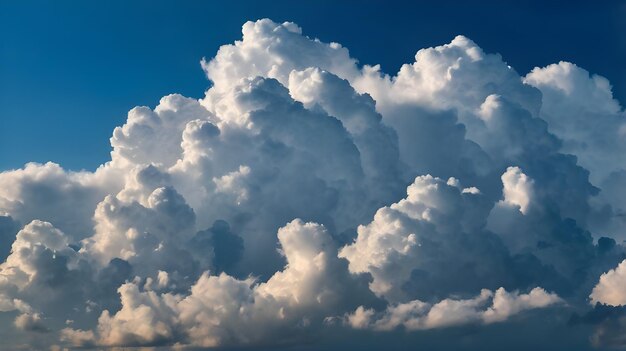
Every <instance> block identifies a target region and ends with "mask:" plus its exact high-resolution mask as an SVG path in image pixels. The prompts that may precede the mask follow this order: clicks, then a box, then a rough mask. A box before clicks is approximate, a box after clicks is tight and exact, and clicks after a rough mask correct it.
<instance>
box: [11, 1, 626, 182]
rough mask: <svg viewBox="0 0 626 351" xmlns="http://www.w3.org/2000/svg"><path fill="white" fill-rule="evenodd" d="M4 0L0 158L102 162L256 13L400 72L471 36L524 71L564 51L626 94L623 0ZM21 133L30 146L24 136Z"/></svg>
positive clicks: (196, 93) (186, 86) (193, 90)
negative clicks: (138, 117)
mask: <svg viewBox="0 0 626 351" xmlns="http://www.w3.org/2000/svg"><path fill="white" fill-rule="evenodd" d="M480 4H481V5H480V6H476V5H475V3H472V2H466V1H438V2H436V3H434V2H430V1H429V2H426V1H424V2H408V1H399V2H394V1H298V2H293V1H269V2H264V3H261V2H257V1H227V2H218V1H176V2H173V1H117V0H114V1H100V2H96V1H84V2H81V1H2V2H1V3H0V77H1V78H0V169H9V168H18V167H21V166H22V165H23V164H24V163H26V162H29V161H37V162H45V161H49V160H50V161H54V162H57V163H60V164H62V165H64V167H66V168H69V169H74V170H78V169H83V168H85V169H90V170H93V169H94V168H95V167H97V166H98V165H99V164H101V163H102V162H104V161H106V160H108V159H109V151H110V146H109V141H108V139H109V137H110V135H111V131H112V129H113V128H114V127H115V126H117V125H121V124H122V123H123V121H124V120H125V118H126V113H127V111H128V110H129V109H131V108H132V107H134V106H137V105H146V106H155V105H156V104H157V103H158V100H159V99H160V97H161V96H164V95H166V94H169V93H174V92H176V93H181V94H183V95H185V96H190V97H198V98H199V97H201V96H202V95H203V93H204V90H205V89H206V88H207V87H208V86H209V82H208V80H207V79H206V78H205V76H204V74H203V72H202V70H201V68H200V65H199V60H200V59H201V58H202V57H207V58H210V57H212V56H213V55H214V54H215V52H216V51H217V49H218V48H219V47H220V45H223V44H227V43H230V42H232V41H234V40H236V39H238V38H239V37H240V35H241V25H242V24H243V23H244V22H245V21H246V20H255V19H259V18H264V17H268V18H271V19H273V20H274V21H286V20H289V21H293V22H296V23H298V24H299V25H300V26H302V27H303V29H304V34H306V35H308V36H311V37H317V38H320V39H321V40H323V41H327V42H328V41H336V42H339V43H342V45H344V46H346V47H347V48H348V49H349V50H350V52H351V54H352V56H353V57H357V58H359V60H360V63H367V64H375V63H379V64H381V65H382V68H383V71H385V72H386V73H389V74H395V72H396V71H397V69H398V68H399V66H400V65H401V64H403V63H406V62H412V61H413V56H414V54H415V52H416V51H417V50H418V49H420V48H424V47H430V46H435V45H441V44H444V43H447V42H449V41H450V40H451V39H452V38H453V37H454V36H455V35H457V34H463V35H466V36H468V37H469V38H471V39H472V40H474V41H475V42H476V43H478V45H480V46H481V47H482V48H483V49H484V50H485V51H486V52H492V53H494V52H497V53H500V54H501V55H502V56H503V58H504V59H505V60H506V61H507V62H508V63H509V64H510V65H511V66H513V67H514V68H515V69H517V70H518V72H519V73H520V74H525V73H526V72H528V71H529V70H530V69H532V68H533V67H535V66H545V65H547V64H550V63H555V62H558V61H560V60H566V61H571V62H575V63H576V64H577V65H579V66H581V67H583V68H585V69H587V70H589V71H590V72H592V73H597V74H600V75H603V76H605V77H607V78H608V79H609V80H610V81H611V83H612V84H613V86H614V94H615V96H616V97H617V98H618V99H619V100H620V101H625V100H626V66H625V65H624V64H623V62H626V21H624V20H623V19H624V18H625V17H626V5H625V3H624V2H623V1H606V2H584V1H568V2H567V5H565V4H564V3H563V2H561V1H553V2H551V1H536V2H532V1H516V2H512V1H511V2H507V1H504V2H503V1H481V2H480ZM17 145H19V147H17Z"/></svg>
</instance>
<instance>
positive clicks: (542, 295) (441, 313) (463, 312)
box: [345, 288, 562, 331]
mask: <svg viewBox="0 0 626 351" xmlns="http://www.w3.org/2000/svg"><path fill="white" fill-rule="evenodd" d="M560 302H562V300H561V299H560V298H559V297H558V296H556V295H555V294H550V293H547V292H546V291H545V290H543V289H541V288H535V289H533V290H531V291H530V292H529V293H528V294H519V293H518V292H507V291H506V290H504V289H503V288H500V289H498V290H496V291H495V292H493V291H490V290H487V289H484V290H482V291H481V292H480V295H478V296H476V297H474V298H471V299H464V300H463V299H459V300H455V299H451V298H449V299H445V300H442V301H439V302H437V303H435V304H428V303H425V302H422V301H419V300H413V301H410V302H407V303H401V304H395V305H392V306H389V307H388V308H387V309H386V310H385V311H383V312H382V313H381V314H379V316H376V315H377V313H376V312H375V311H374V310H373V309H365V308H364V307H363V306H359V307H358V308H357V309H356V310H355V311H354V313H352V314H348V315H346V317H345V322H346V323H347V324H348V325H350V326H351V327H352V328H357V329H368V328H369V329H373V330H377V331H385V330H392V329H395V328H398V327H402V328H404V329H406V330H422V329H433V328H441V327H452V326H458V325H463V324H467V323H484V324H489V323H496V322H501V321H504V320H506V319H507V318H509V317H511V316H513V315H515V314H518V313H520V312H522V311H525V310H530V309H535V308H542V307H547V306H550V305H554V304H557V303H560Z"/></svg>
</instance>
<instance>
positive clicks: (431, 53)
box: [0, 19, 626, 348]
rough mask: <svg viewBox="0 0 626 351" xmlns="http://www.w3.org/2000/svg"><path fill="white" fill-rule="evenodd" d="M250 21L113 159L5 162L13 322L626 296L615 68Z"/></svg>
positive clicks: (243, 322)
mask: <svg viewBox="0 0 626 351" xmlns="http://www.w3.org/2000/svg"><path fill="white" fill-rule="evenodd" d="M242 33H243V37H242V39H241V40H239V41H236V42H235V43H234V44H232V45H224V46H222V47H221V48H220V49H219V51H218V52H217V53H216V55H215V57H213V58H211V59H203V60H202V62H201V65H202V67H203V69H204V71H205V73H206V75H207V77H208V79H209V80H210V81H211V82H212V85H211V87H210V88H209V89H208V90H207V91H206V92H205V96H204V97H203V98H201V99H192V98H187V97H184V96H181V95H178V94H171V95H168V96H165V97H163V98H162V99H161V100H160V101H159V102H158V104H157V105H156V106H155V107H154V108H150V107H146V106H140V107H136V108H134V109H132V110H131V111H130V112H129V113H128V117H127V120H126V122H125V123H124V124H123V125H122V126H119V127H117V128H115V130H114V131H113V135H112V137H111V140H110V141H111V147H112V151H111V160H110V161H109V162H107V163H105V164H103V165H101V166H100V167H99V168H98V169H97V170H96V171H94V172H87V171H81V172H72V171H67V170H64V169H63V168H62V167H61V166H60V165H57V164H53V163H46V164H35V163H29V164H27V165H25V166H24V167H23V168H22V169H17V170H8V171H4V172H2V173H0V255H1V256H2V261H3V263H1V264H0V311H1V313H0V325H2V326H4V327H6V328H13V329H11V330H15V331H16V333H18V334H19V333H21V334H20V335H26V336H25V337H26V338H31V339H27V340H35V338H36V340H38V341H37V342H38V344H37V345H39V344H42V345H43V344H58V345H60V346H59V347H84V348H92V347H103V348H107V347H110V348H115V347H152V346H153V347H160V346H163V347H174V346H176V347H186V346H189V347H218V346H233V347H237V346H246V347H249V346H257V345H265V346H267V345H269V346H271V347H275V346H278V345H292V344H295V343H300V342H303V341H305V340H307V341H311V340H323V339H324V337H326V336H328V337H330V336H329V335H331V334H332V333H334V332H337V330H339V331H338V332H339V333H343V332H346V333H349V332H353V331H351V330H352V329H361V330H364V331H370V330H375V331H386V332H389V333H392V332H393V330H395V329H398V328H400V329H405V330H408V331H417V330H430V329H435V328H444V327H451V326H457V327H458V326H463V325H474V326H476V325H481V326H482V327H485V328H486V325H487V324H493V323H496V322H506V321H507V320H509V319H510V318H512V317H513V316H515V315H518V314H521V313H523V312H525V311H529V310H534V309H540V308H546V307H549V306H553V305H560V306H561V310H559V311H557V313H558V316H562V315H564V314H566V313H569V312H567V310H568V309H571V308H581V309H584V308H589V306H588V303H587V302H588V300H587V298H588V297H589V295H590V294H591V301H592V302H594V303H596V302H597V303H601V304H609V305H614V306H617V305H623V304H624V301H623V300H624V299H623V298H622V296H623V295H624V294H622V290H624V281H623V280H624V279H622V275H623V274H622V273H623V272H622V270H623V267H622V266H623V265H624V264H623V263H622V264H620V265H619V266H618V267H617V268H614V267H615V266H616V265H617V264H618V263H619V262H620V261H622V260H623V258H624V254H625V253H626V252H625V250H624V247H623V246H622V244H621V242H620V240H619V238H620V235H622V234H621V231H622V229H623V228H626V227H625V226H624V225H623V224H624V223H623V222H622V221H623V219H622V218H623V216H622V215H621V214H622V212H623V210H624V208H625V207H624V206H625V205H624V204H623V196H622V192H623V190H622V189H623V188H624V187H623V186H622V185H624V184H626V177H625V176H624V174H626V173H625V172H626V171H625V170H623V169H622V167H621V166H620V165H621V164H623V162H620V160H621V159H622V157H623V154H624V152H622V151H623V149H622V148H623V145H622V144H623V138H622V137H623V134H624V133H623V131H624V128H625V127H623V125H622V124H623V122H622V118H623V117H624V116H623V110H622V109H621V107H620V105H619V103H618V102H617V101H616V100H615V99H613V97H612V94H611V88H610V84H609V83H608V81H607V80H606V79H604V78H602V77H599V76H593V75H591V76H590V75H589V74H588V73H587V72H586V71H584V70H583V69H582V68H579V67H577V66H575V65H573V64H570V63H564V62H561V63H559V64H555V65H550V66H548V67H545V68H536V69H534V70H533V71H532V72H530V73H529V74H528V75H526V76H525V77H521V76H520V75H519V74H518V73H517V72H516V71H515V70H514V69H513V68H511V67H510V66H508V65H507V64H506V62H504V61H503V59H502V58H501V57H500V56H499V55H497V54H490V53H485V52H484V51H483V50H482V49H481V48H480V47H479V46H478V45H477V44H476V43H474V42H473V41H471V40H470V39H468V38H466V37H463V36H458V37H456V38H454V39H453V40H452V41H451V42H450V43H448V44H445V45H442V46H438V47H434V48H426V49H421V50H419V51H418V52H417V54H416V55H415V61H414V62H412V63H407V64H405V65H403V66H402V68H401V69H400V71H399V72H397V74H395V75H393V76H391V75H388V74H386V73H384V72H382V71H381V70H380V67H379V66H368V65H365V66H360V65H359V64H358V60H357V59H356V58H353V57H351V56H350V53H349V51H348V49H347V48H345V47H343V46H341V45H340V44H337V43H324V42H321V41H319V40H317V39H312V38H309V37H307V36H305V35H304V34H303V31H302V29H301V28H300V27H298V26H297V25H296V24H294V23H289V22H285V23H282V24H279V23H275V22H272V21H271V20H268V19H263V20H259V21H256V22H247V23H246V24H244V26H243V30H242ZM611 237H613V238H611ZM614 238H617V239H618V240H615V239H614ZM613 268H614V269H613ZM607 271H608V272H607ZM603 272H607V273H605V274H604V275H602V276H601V274H602V273H603ZM598 280H599V282H598ZM594 285H596V286H595V288H594ZM563 310H566V312H563ZM528 313H529V314H530V313H531V312H528ZM535 313H536V312H535ZM68 320H71V321H72V323H69V324H68V323H66V321H68ZM338 320H339V321H342V323H332V322H333V321H338ZM5 324H6V326H5ZM501 325H506V323H502V324H501ZM616 325H617V326H616ZM611 326H612V327H611V328H613V329H611V330H618V329H619V328H618V327H619V323H617V324H616V323H613V324H611ZM607 328H608V327H607ZM605 329H606V328H605ZM609 329H610V328H609ZM607 330H608V329H607ZM598 333H600V334H601V332H600V331H598V332H597V333H596V334H597V335H600V334H598ZM609 334H610V335H614V334H615V333H608V334H602V335H609ZM17 343H18V341H16V342H15V344H16V345H17ZM598 344H600V343H598ZM11 347H12V346H11Z"/></svg>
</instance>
